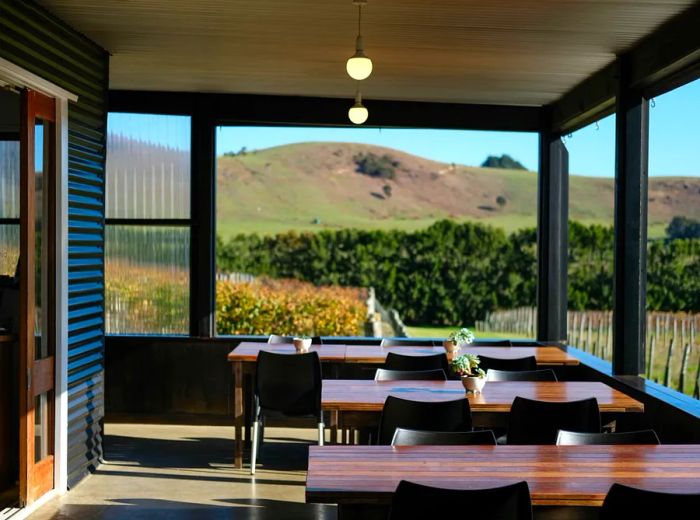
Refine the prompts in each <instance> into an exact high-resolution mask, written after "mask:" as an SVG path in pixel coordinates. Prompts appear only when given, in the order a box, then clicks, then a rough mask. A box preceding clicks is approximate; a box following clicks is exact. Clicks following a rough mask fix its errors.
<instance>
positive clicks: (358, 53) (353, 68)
mask: <svg viewBox="0 0 700 520" xmlns="http://www.w3.org/2000/svg"><path fill="white" fill-rule="evenodd" d="M366 3H367V0H353V4H355V5H356V6H357V10H358V15H357V39H356V40H355V54H353V55H352V56H351V57H350V58H349V59H348V62H347V64H346V65H345V69H346V70H347V71H348V74H349V75H350V77H351V78H352V79H356V80H358V81H361V80H363V79H367V78H368V77H369V75H370V74H372V60H370V59H369V58H368V57H367V56H366V55H365V48H364V45H363V43H362V30H361V29H362V6H363V5H365V4H366Z"/></svg>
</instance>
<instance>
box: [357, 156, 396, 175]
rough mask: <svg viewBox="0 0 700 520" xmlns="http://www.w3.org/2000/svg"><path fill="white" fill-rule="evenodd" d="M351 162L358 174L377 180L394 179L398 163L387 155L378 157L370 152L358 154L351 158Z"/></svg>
mask: <svg viewBox="0 0 700 520" xmlns="http://www.w3.org/2000/svg"><path fill="white" fill-rule="evenodd" d="M353 160H354V161H355V165H356V166H357V171H358V172H360V173H362V174H364V175H369V176H370V177H377V178H379V179H394V178H395V177H396V168H397V167H398V166H399V162H398V161H396V160H394V159H392V158H391V157H389V156H388V155H387V154H384V155H382V156H379V155H377V154H375V153H372V152H369V153H363V152H361V153H358V154H356V155H355V156H354V157H353Z"/></svg>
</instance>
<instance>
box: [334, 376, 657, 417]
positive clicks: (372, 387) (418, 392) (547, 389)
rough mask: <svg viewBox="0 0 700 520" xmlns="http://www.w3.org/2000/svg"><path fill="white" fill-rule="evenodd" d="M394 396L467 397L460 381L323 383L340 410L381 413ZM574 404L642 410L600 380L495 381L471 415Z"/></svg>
mask: <svg viewBox="0 0 700 520" xmlns="http://www.w3.org/2000/svg"><path fill="white" fill-rule="evenodd" d="M390 395H393V396H395V397H401V398H404V399H411V400H414V401H450V400H453V399H459V398H460V397H464V395H465V391H464V387H463V386H462V382H461V381H366V380H346V379H324V380H323V389H322V393H321V406H322V407H323V409H324V410H332V411H339V412H348V411H353V412H381V411H382V407H383V406H384V401H386V398H387V397H388V396H390ZM518 396H519V397H526V398H528V399H537V400H541V401H576V400H580V399H587V398H589V397H595V398H596V399H597V400H598V406H599V407H600V410H601V412H610V413H623V412H625V413H626V412H643V411H644V404H642V403H640V402H639V401H636V400H635V399H632V398H631V397H630V396H628V395H626V394H623V393H622V392H620V391H619V390H615V389H614V388H612V387H610V386H608V385H606V384H604V383H600V382H597V381H561V382H558V383H555V382H551V381H491V382H488V383H486V386H485V387H484V390H483V392H482V393H481V394H476V395H474V394H469V395H468V399H469V405H470V407H471V410H472V412H475V413H477V412H495V413H508V412H510V406H511V404H512V403H513V399H515V398H516V397H518Z"/></svg>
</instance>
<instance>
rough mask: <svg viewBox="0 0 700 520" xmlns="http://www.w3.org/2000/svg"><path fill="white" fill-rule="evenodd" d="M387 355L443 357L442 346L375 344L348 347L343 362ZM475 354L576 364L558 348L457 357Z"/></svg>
mask: <svg viewBox="0 0 700 520" xmlns="http://www.w3.org/2000/svg"><path fill="white" fill-rule="evenodd" d="M389 352H395V353H397V354H403V355H405V356H426V355H430V354H444V353H445V349H444V348H442V347H381V346H379V345H348V347H347V351H346V353H345V362H346V363H376V364H379V363H384V361H385V360H386V356H387V354H388V353H389ZM466 353H469V354H477V355H479V356H488V357H493V358H500V359H513V358H523V357H528V356H535V358H536V359H537V364H538V365H578V364H579V360H578V359H576V358H575V357H573V356H571V355H570V354H568V353H566V352H564V351H563V350H562V349H560V348H558V347H478V346H474V345H470V346H468V347H464V348H462V349H461V350H460V351H459V354H466Z"/></svg>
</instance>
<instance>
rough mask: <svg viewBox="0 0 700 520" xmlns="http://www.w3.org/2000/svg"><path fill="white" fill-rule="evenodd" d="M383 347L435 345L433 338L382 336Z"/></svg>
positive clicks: (381, 344)
mask: <svg viewBox="0 0 700 520" xmlns="http://www.w3.org/2000/svg"><path fill="white" fill-rule="evenodd" d="M380 346H382V347H433V346H435V342H434V341H433V340H432V339H406V338H382V342H381V343H380Z"/></svg>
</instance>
